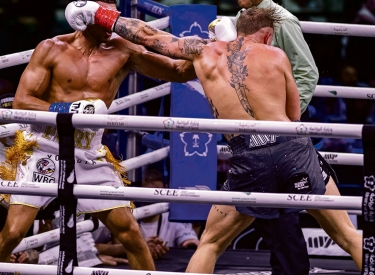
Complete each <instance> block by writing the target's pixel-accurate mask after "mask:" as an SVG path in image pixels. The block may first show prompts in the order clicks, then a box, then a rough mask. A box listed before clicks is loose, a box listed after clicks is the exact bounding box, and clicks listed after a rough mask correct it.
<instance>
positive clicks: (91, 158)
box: [0, 125, 132, 214]
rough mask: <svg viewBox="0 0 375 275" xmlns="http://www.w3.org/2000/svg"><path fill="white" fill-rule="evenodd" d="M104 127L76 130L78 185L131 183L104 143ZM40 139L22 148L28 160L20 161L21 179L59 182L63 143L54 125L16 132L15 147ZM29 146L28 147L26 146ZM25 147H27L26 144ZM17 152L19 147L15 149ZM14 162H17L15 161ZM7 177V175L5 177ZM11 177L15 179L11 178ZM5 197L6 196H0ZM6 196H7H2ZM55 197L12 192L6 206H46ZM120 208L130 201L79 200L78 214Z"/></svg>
mask: <svg viewBox="0 0 375 275" xmlns="http://www.w3.org/2000/svg"><path fill="white" fill-rule="evenodd" d="M103 132H104V130H103V129H89V128H84V129H82V128H79V129H77V128H76V130H75V134H74V140H75V160H76V163H75V173H76V179H77V184H84V185H105V186H114V187H120V186H124V183H129V182H128V181H127V180H126V179H125V178H124V177H123V176H122V175H121V174H123V172H124V169H123V167H120V166H119V165H118V162H117V161H116V160H115V159H114V158H113V157H112V154H111V153H110V152H109V151H107V148H106V147H105V146H103V145H102V144H101V139H102V135H103ZM32 141H36V144H37V146H29V148H27V149H26V150H23V151H21V153H22V154H23V155H24V157H25V158H24V160H19V161H18V163H17V172H16V179H15V180H17V181H20V182H23V181H29V182H40V183H56V182H58V175H59V155H58V154H59V147H58V146H59V143H58V134H57V128H56V127H53V126H38V125H30V126H29V127H28V128H27V129H26V130H25V131H23V132H22V133H18V135H16V140H15V146H14V147H12V148H13V149H14V148H15V147H17V145H18V147H19V148H21V147H22V146H19V145H20V144H22V143H23V144H27V142H32ZM26 147H27V146H26ZM23 148H25V147H23ZM14 150H15V151H17V148H15V149H14ZM13 162H14V161H13ZM4 179H5V178H4ZM8 180H11V179H8ZM0 196H2V195H0ZM2 197H3V198H6V197H7V196H6V195H3V196H2ZM53 199H54V197H44V196H27V195H11V196H10V201H9V200H8V199H4V200H3V205H5V206H7V204H21V205H27V206H30V207H35V208H41V209H44V208H45V207H46V206H47V205H48V204H49V203H50V202H51V201H52V200H53ZM119 207H132V203H131V202H130V201H120V200H98V199H78V205H77V214H81V213H93V212H100V211H105V210H110V209H114V208H119Z"/></svg>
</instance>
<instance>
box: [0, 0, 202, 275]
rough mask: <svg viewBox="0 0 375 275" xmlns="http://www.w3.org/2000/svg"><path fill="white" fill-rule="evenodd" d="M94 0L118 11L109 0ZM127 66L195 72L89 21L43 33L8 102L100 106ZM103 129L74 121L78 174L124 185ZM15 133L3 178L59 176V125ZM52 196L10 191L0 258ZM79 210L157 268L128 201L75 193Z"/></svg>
mask: <svg viewBox="0 0 375 275" xmlns="http://www.w3.org/2000/svg"><path fill="white" fill-rule="evenodd" d="M81 2H82V1H81ZM96 4H97V5H99V6H101V7H103V8H106V9H109V10H111V12H113V14H117V15H119V12H118V11H117V10H116V6H115V1H114V0H106V1H97V2H96ZM131 70H136V71H138V72H139V73H141V74H144V75H147V76H150V77H153V78H158V79H162V80H166V81H175V82H186V81H188V80H191V79H194V78H195V77H196V75H195V72H194V67H193V66H191V63H190V62H187V61H185V60H173V59H170V58H168V57H165V56H163V55H159V54H155V53H152V52H149V51H147V50H146V49H145V48H144V47H143V46H140V45H135V44H133V43H131V42H129V41H126V40H124V39H123V38H121V37H112V31H111V29H110V28H107V27H103V26H100V25H91V26H89V27H88V28H87V29H85V30H84V31H75V32H74V33H70V34H66V35H60V36H57V37H54V38H52V39H46V40H44V41H42V42H41V43H40V44H39V45H38V46H37V47H36V48H35V51H34V53H33V55H32V57H31V60H30V62H29V64H28V66H27V67H26V69H25V71H24V72H23V74H22V76H21V79H20V83H19V86H18V89H17V92H16V95H15V99H14V103H13V108H15V109H28V110H39V111H48V110H49V111H61V112H69V111H70V112H79V113H86V112H89V113H95V114H97V113H99V114H100V113H102V114H103V113H104V114H105V113H106V112H107V108H108V107H109V106H110V104H111V102H112V101H113V99H114V98H115V96H116V93H117V90H118V88H119V86H120V84H121V82H122V81H123V80H124V78H125V77H126V76H127V74H128V73H129V71H131ZM88 98H90V99H89V100H85V99H88ZM102 134H103V129H99V130H98V129H76V133H75V141H76V148H75V152H76V160H77V164H76V167H75V168H76V176H77V182H78V184H96V185H111V186H123V182H122V177H121V175H120V174H123V173H124V169H123V168H122V167H119V165H117V164H116V162H115V161H113V158H111V155H110V152H108V151H107V150H106V148H105V147H103V146H102V144H101V136H102ZM16 138H17V141H16V143H18V144H21V145H22V147H20V146H19V147H16V146H15V147H13V148H12V149H11V150H10V151H9V152H8V153H9V155H8V157H9V158H8V160H9V161H10V164H8V165H7V168H8V169H9V177H8V178H7V179H9V180H15V171H16V170H17V180H20V181H22V180H26V181H39V182H40V181H42V182H46V181H47V182H56V181H57V179H58V176H57V175H58V165H56V164H57V163H56V160H58V139H57V131H56V128H55V127H45V126H30V128H28V129H27V130H26V131H24V132H22V133H18V134H17V136H16ZM36 145H38V146H39V148H37V147H36ZM3 166H4V165H3ZM114 168H115V169H114ZM4 179H5V178H4ZM52 199H53V198H48V197H35V196H19V195H12V196H11V198H10V202H9V201H8V202H5V203H9V204H10V206H9V214H8V219H7V220H6V224H5V227H4V229H3V231H2V232H1V233H0V261H2V262H5V261H9V258H10V255H11V252H12V250H13V249H14V248H15V247H16V246H17V244H18V243H19V242H20V241H21V240H22V238H23V237H24V236H25V234H26V232H27V231H28V229H29V227H30V225H31V224H32V223H33V221H34V219H35V217H36V215H37V213H38V211H39V209H41V208H44V207H45V206H46V205H47V204H48V203H49V202H50V201H51V200H52ZM77 211H78V212H79V213H92V214H94V215H95V216H96V217H98V218H99V219H100V220H101V221H102V222H103V223H104V224H105V225H106V226H107V227H108V228H109V229H110V230H111V232H112V234H113V235H114V236H115V237H116V238H117V239H119V240H120V242H121V243H122V244H123V245H124V247H125V249H126V253H127V256H128V260H129V265H130V268H131V269H142V270H154V269H155V267H154V263H153V260H152V257H151V254H150V252H149V249H148V248H147V245H146V243H145V240H144V238H143V237H142V235H141V232H140V230H139V225H138V224H137V222H136V220H135V219H134V217H133V215H132V213H131V204H130V202H129V201H116V200H108V201H106V200H101V201H100V202H99V201H98V200H90V199H82V200H81V199H79V200H78V207H77Z"/></svg>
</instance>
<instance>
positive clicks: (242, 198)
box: [0, 181, 362, 210]
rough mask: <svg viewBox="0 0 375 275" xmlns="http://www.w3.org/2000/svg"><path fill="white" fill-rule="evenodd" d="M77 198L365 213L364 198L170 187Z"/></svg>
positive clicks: (31, 185) (43, 190) (15, 187)
mask: <svg viewBox="0 0 375 275" xmlns="http://www.w3.org/2000/svg"><path fill="white" fill-rule="evenodd" d="M0 192H2V193H4V194H20V195H30V196H40V195H42V196H49V197H57V184H56V183H36V182H30V181H25V182H18V181H1V182H0ZM73 194H74V196H75V197H77V198H90V199H111V200H138V201H148V202H182V203H195V204H196V203H199V204H224V205H242V206H253V207H254V206H256V207H271V208H302V209H343V210H361V209H362V197H359V196H329V195H312V194H287V193H283V194H274V193H257V192H223V191H215V190H191V189H189V190H187V189H169V188H160V189H155V188H142V187H132V188H129V187H117V188H115V187H112V186H93V185H74V187H73Z"/></svg>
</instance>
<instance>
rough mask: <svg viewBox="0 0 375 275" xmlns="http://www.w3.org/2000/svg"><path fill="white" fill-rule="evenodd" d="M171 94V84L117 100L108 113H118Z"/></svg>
mask: <svg viewBox="0 0 375 275" xmlns="http://www.w3.org/2000/svg"><path fill="white" fill-rule="evenodd" d="M170 93H171V83H170V82H168V83H165V84H162V85H159V86H156V87H153V88H150V89H147V90H143V91H141V92H138V93H135V94H131V95H128V96H124V97H121V98H117V99H115V100H113V102H112V104H111V106H109V108H108V113H116V112H118V111H122V110H124V109H126V108H129V107H132V106H135V105H138V104H141V103H144V102H147V101H150V100H153V99H156V98H159V97H162V96H165V95H169V94H170Z"/></svg>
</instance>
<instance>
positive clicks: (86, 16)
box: [65, 0, 120, 31]
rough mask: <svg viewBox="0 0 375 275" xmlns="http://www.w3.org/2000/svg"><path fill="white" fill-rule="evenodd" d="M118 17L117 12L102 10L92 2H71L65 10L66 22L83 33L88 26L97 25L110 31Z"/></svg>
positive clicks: (118, 13)
mask: <svg viewBox="0 0 375 275" xmlns="http://www.w3.org/2000/svg"><path fill="white" fill-rule="evenodd" d="M119 15H120V12H119V11H117V10H114V9H106V8H103V7H102V6H100V5H99V4H98V3H96V2H94V1H83V0H82V1H73V2H70V3H69V4H68V5H67V6H66V8H65V18H66V20H67V21H68V23H69V25H70V26H71V27H72V28H73V29H74V30H77V31H84V30H85V29H86V28H87V25H89V24H99V25H101V26H103V27H105V28H107V29H109V30H112V29H113V26H114V24H115V22H116V21H117V19H118V17H119Z"/></svg>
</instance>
